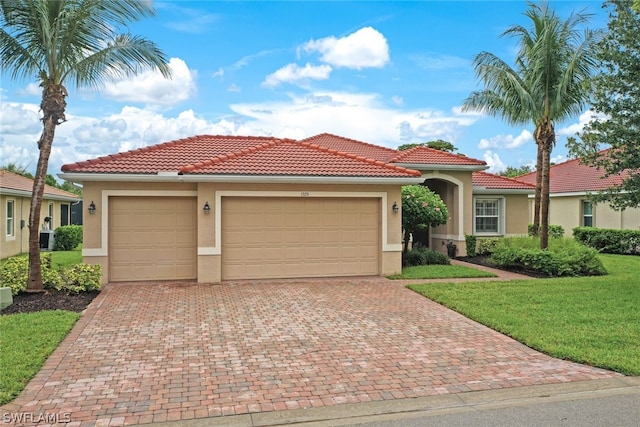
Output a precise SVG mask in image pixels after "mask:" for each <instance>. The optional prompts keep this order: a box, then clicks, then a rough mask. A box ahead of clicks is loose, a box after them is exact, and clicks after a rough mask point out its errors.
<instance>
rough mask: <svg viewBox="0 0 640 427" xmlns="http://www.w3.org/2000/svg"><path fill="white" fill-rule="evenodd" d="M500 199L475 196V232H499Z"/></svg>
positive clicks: (500, 221)
mask: <svg viewBox="0 0 640 427" xmlns="http://www.w3.org/2000/svg"><path fill="white" fill-rule="evenodd" d="M501 211H502V199H500V198H476V199H475V210H474V222H475V230H474V233H477V234H483V233H484V234H500V233H501V223H502V220H501V213H502V212H501Z"/></svg>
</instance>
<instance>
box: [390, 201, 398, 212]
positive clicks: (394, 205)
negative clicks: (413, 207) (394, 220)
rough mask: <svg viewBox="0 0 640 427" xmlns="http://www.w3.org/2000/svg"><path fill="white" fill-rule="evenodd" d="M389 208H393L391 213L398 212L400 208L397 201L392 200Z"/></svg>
mask: <svg viewBox="0 0 640 427" xmlns="http://www.w3.org/2000/svg"><path fill="white" fill-rule="evenodd" d="M391 209H392V210H393V213H398V211H399V210H400V208H399V207H398V203H397V202H393V206H391Z"/></svg>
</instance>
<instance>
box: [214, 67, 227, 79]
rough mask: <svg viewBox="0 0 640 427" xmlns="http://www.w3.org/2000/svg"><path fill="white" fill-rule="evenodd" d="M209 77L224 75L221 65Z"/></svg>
mask: <svg viewBox="0 0 640 427" xmlns="http://www.w3.org/2000/svg"><path fill="white" fill-rule="evenodd" d="M211 77H213V78H214V79H215V78H217V77H220V78H222V77H224V70H223V69H222V67H220V68H218V71H216V72H215V73H213V74H211Z"/></svg>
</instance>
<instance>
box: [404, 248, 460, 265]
mask: <svg viewBox="0 0 640 427" xmlns="http://www.w3.org/2000/svg"><path fill="white" fill-rule="evenodd" d="M402 258H403V259H402V265H403V266H404V267H414V266H417V265H434V264H439V265H449V264H451V261H450V260H449V257H447V256H446V255H445V254H442V253H440V252H437V251H434V250H432V249H429V248H423V247H419V248H415V249H411V250H410V251H408V252H407V253H406V254H405V253H403V254H402Z"/></svg>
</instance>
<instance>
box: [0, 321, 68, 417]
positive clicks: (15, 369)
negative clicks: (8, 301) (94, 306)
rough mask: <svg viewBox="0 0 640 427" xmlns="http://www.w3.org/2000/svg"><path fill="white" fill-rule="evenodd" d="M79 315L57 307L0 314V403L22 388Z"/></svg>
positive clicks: (9, 398)
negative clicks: (50, 309)
mask: <svg viewBox="0 0 640 427" xmlns="http://www.w3.org/2000/svg"><path fill="white" fill-rule="evenodd" d="M79 318H80V315H79V314H78V313H73V312H70V311H60V310H56V311H40V312H37V313H25V314H11V315H6V316H0V405H2V404H4V403H7V402H10V401H11V400H12V399H14V398H15V397H16V396H17V395H18V394H19V393H20V392H21V391H22V389H23V388H24V387H25V385H26V384H27V382H29V380H30V379H31V378H33V376H34V375H35V374H36V373H37V372H38V371H39V370H40V368H42V365H43V364H44V362H45V360H47V357H49V355H50V354H51V353H52V352H53V350H55V349H56V347H57V346H58V344H60V342H61V341H62V340H63V339H64V337H66V336H67V334H68V333H69V331H70V330H71V328H72V327H73V325H74V324H75V322H76V321H77V320H78V319H79Z"/></svg>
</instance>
